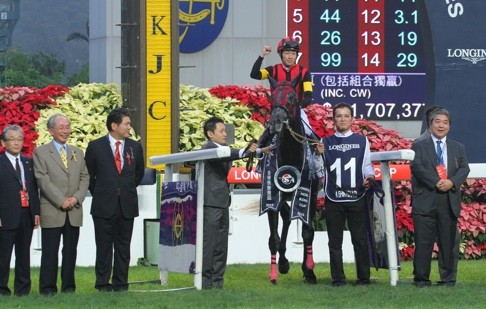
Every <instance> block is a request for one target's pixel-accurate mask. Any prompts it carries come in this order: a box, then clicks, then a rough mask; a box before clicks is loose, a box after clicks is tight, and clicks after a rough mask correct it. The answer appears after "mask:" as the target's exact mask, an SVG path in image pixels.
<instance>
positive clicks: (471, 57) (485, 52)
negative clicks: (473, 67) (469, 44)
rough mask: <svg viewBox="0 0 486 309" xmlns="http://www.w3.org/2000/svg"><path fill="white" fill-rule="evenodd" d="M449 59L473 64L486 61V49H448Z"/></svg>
mask: <svg viewBox="0 0 486 309" xmlns="http://www.w3.org/2000/svg"><path fill="white" fill-rule="evenodd" d="M447 58H461V59H464V60H467V61H471V62H472V63H473V64H476V63H478V62H479V61H483V60H485V59H486V49H482V48H456V49H450V48H449V49H447Z"/></svg>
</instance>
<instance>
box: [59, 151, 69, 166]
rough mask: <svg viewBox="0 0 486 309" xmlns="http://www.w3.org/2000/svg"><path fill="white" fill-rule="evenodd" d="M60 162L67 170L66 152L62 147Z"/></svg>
mask: <svg viewBox="0 0 486 309" xmlns="http://www.w3.org/2000/svg"><path fill="white" fill-rule="evenodd" d="M61 161H62V163H63V164H64V167H65V168H68V162H67V158H66V150H65V149H64V146H62V147H61Z"/></svg>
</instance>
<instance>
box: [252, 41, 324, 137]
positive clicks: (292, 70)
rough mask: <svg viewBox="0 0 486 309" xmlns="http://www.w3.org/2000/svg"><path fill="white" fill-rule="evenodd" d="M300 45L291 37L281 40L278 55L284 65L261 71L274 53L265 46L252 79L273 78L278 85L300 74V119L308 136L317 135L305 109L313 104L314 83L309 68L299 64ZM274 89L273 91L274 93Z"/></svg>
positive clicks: (298, 90) (297, 87)
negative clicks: (263, 64)
mask: <svg viewBox="0 0 486 309" xmlns="http://www.w3.org/2000/svg"><path fill="white" fill-rule="evenodd" d="M299 50H300V44H299V42H297V41H294V40H292V39H291V38H289V37H285V38H283V39H281V40H280V41H279V43H278V47H277V53H278V54H279V55H280V59H281V60H282V63H279V64H276V65H273V66H269V67H266V68H264V69H261V66H262V63H263V58H265V56H266V55H268V54H270V53H271V52H272V48H271V47H270V46H268V45H265V46H263V50H262V52H261V53H260V55H259V56H258V59H257V60H256V61H255V64H253V68H252V69H251V73H250V77H251V78H253V79H258V80H263V79H268V77H269V76H271V77H273V78H274V79H275V80H276V81H277V83H279V82H281V81H284V80H287V81H289V82H290V81H292V80H293V79H294V78H295V77H297V76H298V75H299V74H300V82H299V84H298V85H297V86H296V89H295V90H296V92H297V95H298V97H299V104H300V117H301V119H302V121H303V125H304V130H305V133H306V135H308V136H313V135H315V134H314V133H313V131H312V127H311V126H310V124H309V120H308V119H307V115H306V113H305V112H304V110H303V108H304V107H306V106H307V105H309V104H311V103H312V81H311V74H310V72H309V70H307V68H305V67H303V66H301V65H299V64H297V56H298V54H299ZM273 90H274V89H272V91H273Z"/></svg>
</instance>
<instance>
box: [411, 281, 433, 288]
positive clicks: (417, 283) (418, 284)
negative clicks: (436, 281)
mask: <svg viewBox="0 0 486 309" xmlns="http://www.w3.org/2000/svg"><path fill="white" fill-rule="evenodd" d="M413 284H415V286H416V287H418V288H426V287H429V286H431V285H432V283H431V282H430V281H414V282H413Z"/></svg>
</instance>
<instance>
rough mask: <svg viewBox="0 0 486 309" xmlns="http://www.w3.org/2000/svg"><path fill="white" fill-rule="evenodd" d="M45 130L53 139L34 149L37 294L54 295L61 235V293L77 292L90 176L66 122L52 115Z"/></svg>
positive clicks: (61, 116) (58, 115) (62, 118)
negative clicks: (39, 243)
mask: <svg viewBox="0 0 486 309" xmlns="http://www.w3.org/2000/svg"><path fill="white" fill-rule="evenodd" d="M47 128H48V130H49V133H50V134H51V135H52V137H53V140H52V141H51V142H50V143H48V144H45V145H42V146H40V147H37V148H36V149H35V150H34V156H33V159H34V172H35V177H36V179H37V184H38V186H39V189H40V208H41V217H42V218H43V219H42V222H41V227H42V258H41V269H40V279H39V281H40V282H39V291H40V293H41V294H43V295H55V294H56V293H57V284H56V282H57V271H58V252H59V245H60V240H61V235H62V238H63V248H62V268H61V280H62V285H61V292H74V291H75V290H76V283H75V278H74V269H75V265H76V255H77V246H78V239H79V227H80V226H81V225H82V224H83V209H82V203H83V201H84V198H85V197H86V193H87V191H88V185H89V174H88V170H87V168H86V163H85V161H84V154H83V151H82V150H81V149H79V148H78V147H75V146H72V145H68V144H67V140H68V139H69V136H70V134H71V123H70V121H69V119H68V118H67V117H65V116H63V115H60V114H55V115H53V116H51V117H50V118H49V120H48V122H47Z"/></svg>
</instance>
